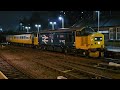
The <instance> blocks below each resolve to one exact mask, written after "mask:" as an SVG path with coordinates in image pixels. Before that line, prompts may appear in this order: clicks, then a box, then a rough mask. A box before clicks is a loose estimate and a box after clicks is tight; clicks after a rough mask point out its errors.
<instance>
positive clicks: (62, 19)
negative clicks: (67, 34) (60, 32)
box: [59, 16, 64, 28]
mask: <svg viewBox="0 0 120 90" xmlns="http://www.w3.org/2000/svg"><path fill="white" fill-rule="evenodd" d="M59 20H61V21H62V28H64V18H63V17H61V16H60V17H59Z"/></svg>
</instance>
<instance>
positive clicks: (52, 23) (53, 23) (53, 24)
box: [50, 22, 56, 30]
mask: <svg viewBox="0 0 120 90" xmlns="http://www.w3.org/2000/svg"><path fill="white" fill-rule="evenodd" d="M50 24H51V25H52V30H54V29H55V27H54V26H55V25H56V22H50Z"/></svg>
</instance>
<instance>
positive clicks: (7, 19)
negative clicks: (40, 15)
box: [0, 11, 31, 30]
mask: <svg viewBox="0 0 120 90" xmlns="http://www.w3.org/2000/svg"><path fill="white" fill-rule="evenodd" d="M24 16H25V17H28V18H29V17H30V16H31V11H0V27H1V28H3V30H7V29H10V28H16V27H17V25H18V24H19V21H18V20H19V19H20V18H22V17H24Z"/></svg>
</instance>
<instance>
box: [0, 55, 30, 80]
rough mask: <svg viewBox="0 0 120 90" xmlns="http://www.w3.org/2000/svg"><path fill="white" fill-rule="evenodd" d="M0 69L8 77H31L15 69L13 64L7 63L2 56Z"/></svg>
mask: <svg viewBox="0 0 120 90" xmlns="http://www.w3.org/2000/svg"><path fill="white" fill-rule="evenodd" d="M0 71H2V73H3V74H4V75H5V76H6V77H7V78H8V79H31V77H30V76H28V75H26V74H24V73H23V72H21V71H19V70H18V69H16V68H15V67H14V66H12V65H11V64H9V63H8V62H7V61H6V60H5V59H4V58H3V57H1V56H0Z"/></svg>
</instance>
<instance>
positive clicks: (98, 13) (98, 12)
mask: <svg viewBox="0 0 120 90" xmlns="http://www.w3.org/2000/svg"><path fill="white" fill-rule="evenodd" d="M96 12H97V15H98V31H99V23H100V11H96Z"/></svg>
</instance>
